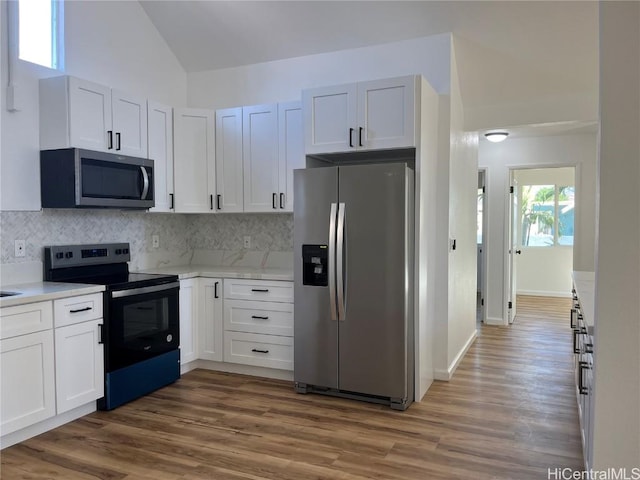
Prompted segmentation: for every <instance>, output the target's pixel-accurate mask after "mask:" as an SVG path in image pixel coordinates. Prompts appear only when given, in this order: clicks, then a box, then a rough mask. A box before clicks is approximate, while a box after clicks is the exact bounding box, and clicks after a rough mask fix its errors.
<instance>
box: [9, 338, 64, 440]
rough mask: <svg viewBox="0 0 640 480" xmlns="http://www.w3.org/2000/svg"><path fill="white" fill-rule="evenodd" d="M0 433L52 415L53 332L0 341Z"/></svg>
mask: <svg viewBox="0 0 640 480" xmlns="http://www.w3.org/2000/svg"><path fill="white" fill-rule="evenodd" d="M0 374H1V376H0V387H1V390H0V392H1V400H2V404H1V406H2V407H1V408H0V412H1V415H0V418H1V421H0V431H2V435H7V434H9V433H13V432H15V431H17V430H20V429H21V428H25V427H28V426H29V425H33V424H35V423H38V422H40V421H42V420H46V419H47V418H49V417H53V416H54V415H55V413H56V386H55V372H54V353H53V332H52V330H51V328H50V327H49V330H46V331H42V332H36V333H30V334H28V335H20V336H17V337H13V338H7V339H2V340H0Z"/></svg>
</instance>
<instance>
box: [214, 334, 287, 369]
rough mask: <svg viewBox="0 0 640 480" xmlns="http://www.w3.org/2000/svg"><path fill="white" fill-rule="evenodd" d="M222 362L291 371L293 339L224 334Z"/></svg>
mask: <svg viewBox="0 0 640 480" xmlns="http://www.w3.org/2000/svg"><path fill="white" fill-rule="evenodd" d="M224 361H225V362H231V363H243V364H245V365H253V366H254V367H267V368H278V369H281V370H293V338H292V337H278V336H276V335H259V334H256V333H243V332H225V334H224Z"/></svg>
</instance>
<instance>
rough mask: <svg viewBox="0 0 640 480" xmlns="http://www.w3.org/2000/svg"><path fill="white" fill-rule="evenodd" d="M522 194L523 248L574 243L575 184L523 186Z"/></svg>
mask: <svg viewBox="0 0 640 480" xmlns="http://www.w3.org/2000/svg"><path fill="white" fill-rule="evenodd" d="M519 194H520V209H521V211H520V216H521V222H520V237H519V238H520V244H521V245H522V246H523V247H551V246H556V245H563V246H571V245H573V234H574V207H575V188H574V187H573V186H566V185H565V186H558V185H522V186H521V187H520V192H519Z"/></svg>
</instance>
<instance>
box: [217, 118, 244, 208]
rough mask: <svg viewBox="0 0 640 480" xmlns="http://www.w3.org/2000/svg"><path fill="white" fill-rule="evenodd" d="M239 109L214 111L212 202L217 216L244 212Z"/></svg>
mask: <svg viewBox="0 0 640 480" xmlns="http://www.w3.org/2000/svg"><path fill="white" fill-rule="evenodd" d="M242 171H243V169H242V107H237V108H227V109H224V110H217V111H216V201H215V207H216V210H217V211H219V212H242V211H244V193H243V174H242Z"/></svg>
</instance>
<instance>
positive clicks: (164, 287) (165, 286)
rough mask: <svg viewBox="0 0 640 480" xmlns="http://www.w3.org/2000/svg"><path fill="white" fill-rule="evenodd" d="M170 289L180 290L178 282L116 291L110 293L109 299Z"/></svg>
mask: <svg viewBox="0 0 640 480" xmlns="http://www.w3.org/2000/svg"><path fill="white" fill-rule="evenodd" d="M172 288H180V282H171V283H165V284H163V285H154V286H153V287H141V288H131V289H129V290H118V291H117V292H111V298H121V297H131V296H133V295H143V294H145V293H153V292H161V291H163V290H171V289H172Z"/></svg>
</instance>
